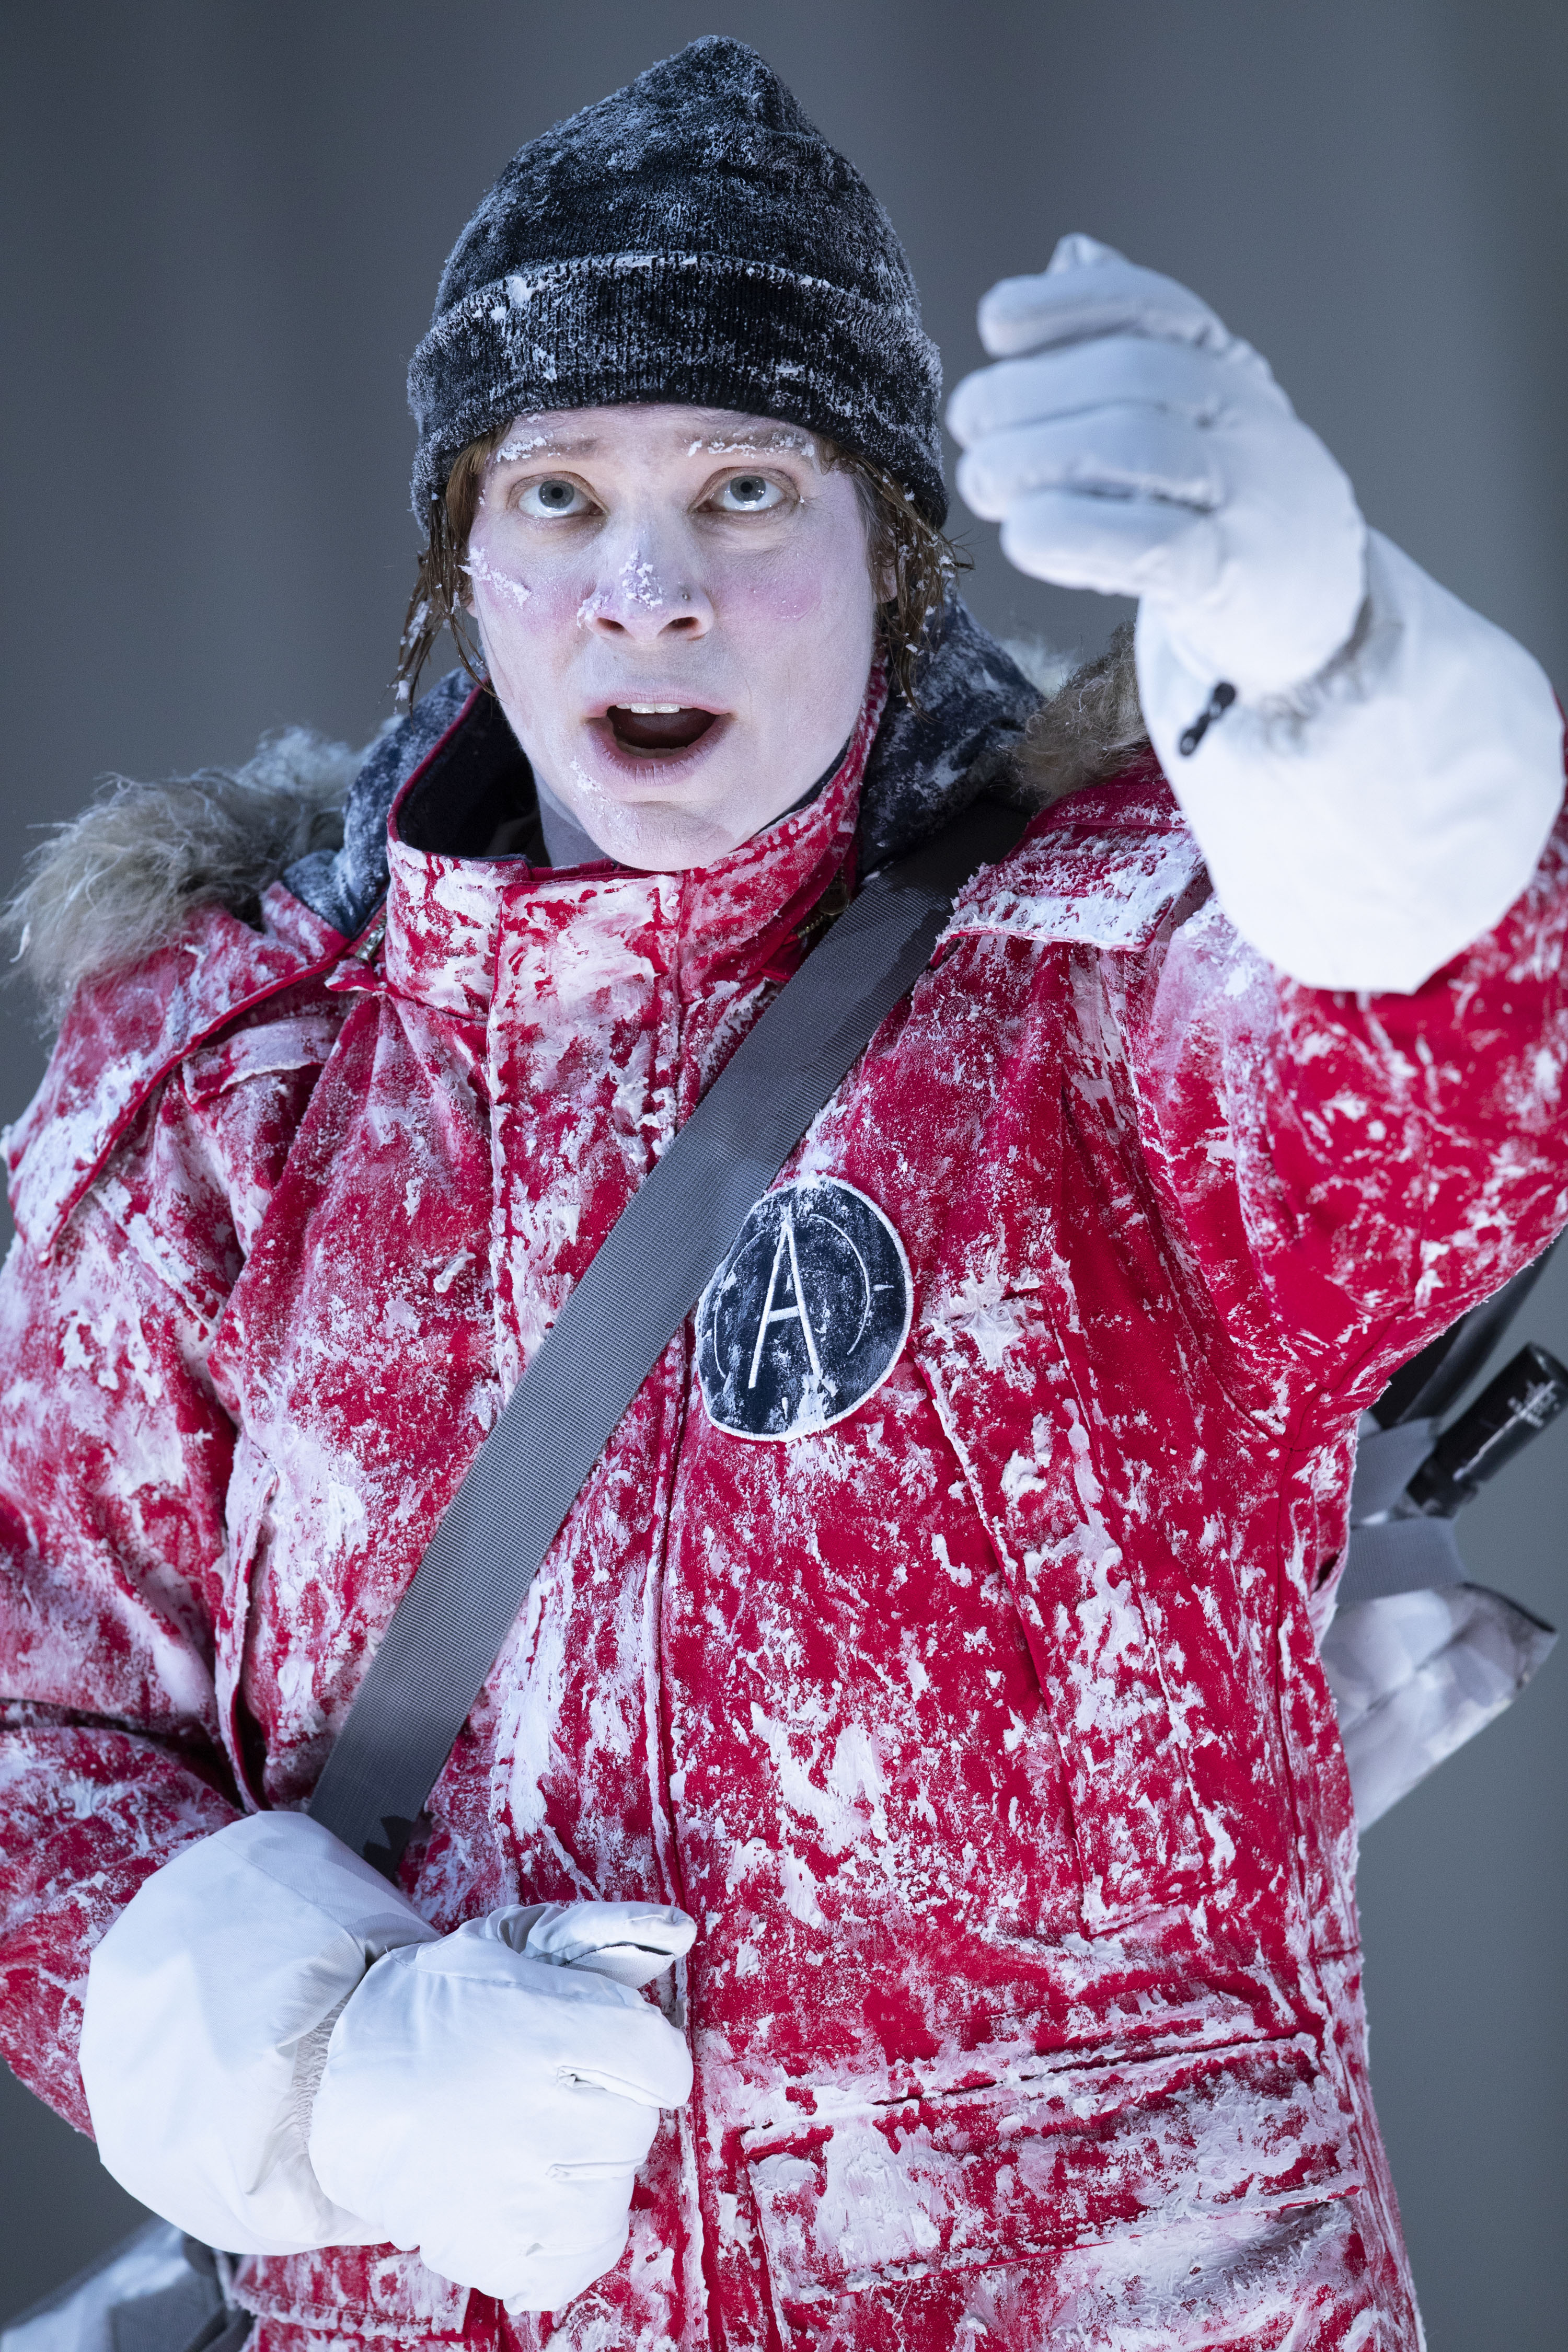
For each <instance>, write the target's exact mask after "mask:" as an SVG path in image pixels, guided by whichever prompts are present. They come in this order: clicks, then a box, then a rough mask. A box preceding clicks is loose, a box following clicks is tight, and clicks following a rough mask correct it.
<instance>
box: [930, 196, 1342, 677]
mask: <svg viewBox="0 0 1568 2352" xmlns="http://www.w3.org/2000/svg"><path fill="white" fill-rule="evenodd" d="M980 333H981V340H982V341H984V345H985V348H986V350H987V351H988V352H994V353H995V354H996V358H997V362H998V363H997V364H996V365H995V366H994V367H988V368H982V369H981V370H980V371H979V372H978V373H976V374H974V375H971V376H968V377H966V378H965V379H964V381H963V383H961V384H960V385H959V387H958V390H957V391H956V392H955V393H954V394H953V396H952V404H951V406H950V407H949V410H948V424H949V425H950V427H951V428H952V433H953V435H954V436H955V438H956V439H957V440H959V441H960V442H961V443H962V444H963V448H964V453H965V454H964V456H963V460H962V461H961V463H960V466H959V468H958V487H959V488H960V490H961V491H962V493H963V497H964V499H966V500H967V502H968V503H969V505H970V506H971V507H973V509H974V511H975V513H976V514H978V515H984V516H985V517H987V518H988V519H989V520H992V521H995V522H1000V523H1001V525H1002V544H1003V547H1004V549H1005V551H1006V553H1007V555H1008V556H1009V557H1010V558H1011V559H1012V561H1013V562H1015V563H1016V564H1017V565H1018V567H1019V569H1020V570H1021V571H1024V572H1033V573H1034V574H1035V575H1036V576H1037V578H1039V579H1042V580H1053V581H1055V582H1057V583H1058V584H1059V585H1060V586H1063V587H1068V588H1096V589H1100V590H1101V591H1104V592H1107V593H1120V594H1121V595H1127V596H1137V597H1140V598H1141V599H1142V600H1143V602H1144V604H1145V605H1146V606H1148V607H1152V610H1153V611H1154V612H1155V613H1157V614H1158V615H1159V617H1160V620H1161V621H1162V623H1163V626H1164V629H1165V630H1166V632H1167V633H1168V634H1169V636H1170V637H1171V639H1172V641H1173V644H1174V646H1176V648H1177V649H1178V650H1179V651H1180V653H1181V654H1182V655H1183V656H1184V657H1185V660H1186V663H1187V666H1188V667H1189V668H1191V669H1192V670H1193V671H1194V673H1195V674H1196V675H1197V676H1199V677H1203V678H1204V679H1205V680H1206V681H1208V682H1210V683H1211V684H1212V683H1217V682H1219V681H1221V680H1224V681H1226V682H1227V683H1229V684H1230V685H1232V686H1234V687H1235V688H1236V689H1237V692H1238V693H1240V694H1242V695H1247V696H1252V697H1258V696H1262V695H1269V694H1277V693H1280V692H1283V691H1285V690H1287V689H1289V688H1292V687H1296V686H1299V685H1300V684H1302V683H1303V682H1304V681H1306V680H1307V679H1309V678H1310V677H1313V676H1314V675H1315V674H1316V673H1317V672H1318V671H1319V670H1321V668H1322V667H1323V666H1324V664H1325V663H1326V662H1328V661H1329V660H1331V657H1332V656H1334V655H1335V654H1336V653H1337V652H1338V651H1339V650H1340V648H1341V647H1342V646H1343V645H1344V643H1345V641H1346V640H1347V638H1348V637H1349V636H1350V635H1351V634H1352V630H1353V629H1354V627H1355V623H1356V616H1357V614H1358V612H1359V611H1360V608H1361V604H1362V601H1363V596H1364V594H1365V590H1366V580H1365V550H1366V526H1365V524H1364V523H1363V520H1362V519H1361V515H1360V513H1359V512H1358V510H1357V508H1356V502H1355V497H1354V494H1353V492H1352V488H1351V486H1350V483H1349V482H1348V481H1347V480H1346V478H1345V476H1344V474H1343V473H1342V470H1341V468H1340V467H1339V466H1338V465H1336V464H1335V462H1334V460H1333V458H1332V457H1331V456H1330V455H1329V452H1328V451H1327V450H1326V449H1325V448H1324V446H1323V445H1322V443H1321V441H1320V440H1319V439H1318V437H1317V436H1316V434H1315V433H1312V432H1310V431H1309V429H1308V427H1307V426H1306V425H1303V424H1302V423H1301V421H1300V417H1298V416H1297V415H1296V414H1295V412H1294V410H1293V409H1292V408H1291V406H1290V404H1289V401H1288V400H1287V399H1286V397H1285V394H1283V393H1282V392H1281V391H1280V389H1279V385H1278V384H1277V383H1275V381H1274V378H1273V377H1272V376H1271V375H1270V373H1269V372H1268V367H1267V365H1266V364H1265V362H1263V361H1262V360H1261V359H1260V358H1259V357H1258V353H1257V352H1255V351H1254V350H1253V349H1252V347H1251V345H1250V344H1248V343H1245V342H1243V341H1241V340H1240V339H1239V337H1237V336H1235V335H1232V334H1229V333H1227V331H1226V328H1225V327H1224V326H1223V325H1222V324H1221V322H1220V320H1218V319H1217V318H1216V317H1215V314H1214V312H1213V311H1212V310H1210V309H1209V307H1208V305H1207V304H1206V303H1205V302H1201V301H1200V300H1199V299H1198V298H1197V296H1196V295H1195V294H1190V293H1188V291H1187V289H1185V287H1183V286H1178V285H1177V284H1176V283H1175V281H1174V280H1173V278H1163V277H1161V276H1159V275H1158V273H1157V272H1155V271H1154V270H1152V269H1141V268H1137V267H1136V266H1135V265H1134V264H1133V263H1131V262H1130V261H1127V260H1125V259H1124V258H1123V257H1122V256H1121V254H1119V253H1116V252H1113V251H1112V250H1111V248H1110V247H1109V246H1105V245H1097V244H1096V243H1095V241H1094V240H1093V238H1092V237H1087V236H1065V237H1063V238H1062V240H1061V242H1060V243H1059V244H1058V247H1057V249H1056V251H1055V253H1054V254H1053V255H1052V257H1051V260H1050V265H1049V267H1048V268H1047V269H1046V271H1045V272H1044V274H1043V275H1042V276H1041V277H1038V278H1004V279H1003V281H1002V283H1001V284H1000V285H998V286H994V287H993V288H992V289H991V291H990V293H989V294H987V295H986V297H985V299H984V301H983V302H982V303H981V305H980ZM1143 618H1144V616H1143V615H1142V614H1141V615H1140V625H1141V627H1142V624H1143Z"/></svg>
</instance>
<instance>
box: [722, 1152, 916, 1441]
mask: <svg viewBox="0 0 1568 2352" xmlns="http://www.w3.org/2000/svg"><path fill="white" fill-rule="evenodd" d="M913 1310H914V1297H913V1292H912V1289H911V1286H910V1262H909V1260H908V1258H907V1257H906V1256H905V1255H904V1245H903V1244H902V1242H901V1241H900V1239H899V1236H898V1234H896V1233H895V1232H894V1230H893V1228H892V1226H891V1225H890V1224H889V1223H888V1220H887V1218H886V1217H885V1216H884V1215H883V1214H882V1212H881V1211H880V1209H879V1208H878V1206H877V1204H876V1202H874V1201H868V1199H867V1198H866V1195H865V1193H864V1192H857V1191H856V1190H855V1187H854V1185H853V1184H845V1183H842V1182H841V1181H839V1179H838V1178H837V1176H803V1177H800V1178H798V1179H797V1180H796V1181H795V1182H794V1183H793V1184H781V1185H780V1186H779V1187H778V1189H777V1191H776V1192H764V1193H763V1197H762V1199H761V1200H760V1201H758V1202H755V1203H754V1204H753V1206H752V1208H751V1210H750V1211H749V1212H748V1213H747V1217H746V1222H745V1223H744V1224H743V1225H742V1227H741V1230H740V1232H739V1234H737V1235H736V1237H735V1245H734V1247H733V1248H732V1249H731V1252H730V1255H729V1256H728V1257H727V1258H726V1259H725V1260H724V1263H723V1265H721V1267H720V1268H719V1271H718V1273H717V1274H716V1275H715V1276H713V1279H712V1281H711V1282H710V1284H709V1285H708V1287H707V1289H706V1290H705V1291H704V1292H703V1294H702V1297H701V1298H700V1301H699V1303H698V1307H697V1370H698V1377H699V1378H700V1381H701V1382H702V1398H703V1402H704V1403H705V1404H706V1405H707V1407H708V1412H709V1416H710V1419H711V1420H712V1421H714V1422H715V1423H717V1424H718V1426H719V1427H720V1428H721V1429H727V1430H728V1431H729V1432H730V1433H731V1436H734V1437H761V1438H772V1439H775V1440H780V1441H783V1440H786V1439H789V1438H792V1437H808V1436H809V1435H810V1434H811V1433H812V1432H813V1431H814V1430H817V1429H827V1428H829V1427H831V1425H832V1423H834V1422H836V1421H842V1420H843V1419H844V1416H845V1414H846V1413H850V1412H854V1410H855V1408H856V1406H857V1405H858V1404H863V1403H864V1402H865V1401H866V1399H867V1398H868V1396H869V1395H870V1394H871V1392H872V1391H873V1390H874V1389H879V1388H880V1387H881V1385H882V1382H883V1381H885V1380H886V1379H887V1377H888V1374H889V1372H890V1371H891V1370H892V1369H893V1366H894V1365H895V1364H896V1363H897V1361H898V1360H899V1357H900V1353H901V1351H902V1349H903V1344H904V1341H905V1340H906V1339H908V1338H909V1336H910V1316H911V1314H912V1313H913Z"/></svg>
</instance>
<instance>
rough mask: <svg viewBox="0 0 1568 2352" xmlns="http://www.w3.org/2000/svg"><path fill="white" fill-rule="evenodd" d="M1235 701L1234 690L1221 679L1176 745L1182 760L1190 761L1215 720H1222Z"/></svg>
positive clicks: (1227, 682)
mask: <svg viewBox="0 0 1568 2352" xmlns="http://www.w3.org/2000/svg"><path fill="white" fill-rule="evenodd" d="M1235 700H1236V688H1235V687H1234V686H1232V685H1231V683H1230V681H1229V679H1228V678H1223V677H1222V678H1221V680H1220V682H1219V684H1218V685H1217V686H1216V687H1215V690H1214V692H1213V693H1212V694H1211V695H1210V697H1209V698H1208V700H1207V701H1206V702H1205V705H1204V707H1203V709H1201V710H1200V711H1199V713H1198V715H1197V717H1196V718H1195V719H1194V721H1193V723H1192V725H1191V726H1190V727H1189V728H1188V729H1187V730H1185V732H1184V734H1183V735H1182V737H1181V738H1180V740H1179V741H1178V743H1177V747H1176V748H1177V750H1178V751H1180V752H1181V755H1182V757H1183V759H1184V760H1190V759H1191V758H1192V756H1193V753H1194V751H1196V750H1197V748H1198V745H1199V744H1200V743H1201V742H1202V741H1203V740H1204V737H1205V735H1206V734H1207V733H1208V731H1209V729H1210V728H1211V727H1212V726H1213V725H1214V723H1215V719H1223V718H1224V717H1225V714H1226V711H1227V710H1228V709H1230V706H1231V704H1232V703H1233V702H1234V701H1235Z"/></svg>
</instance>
